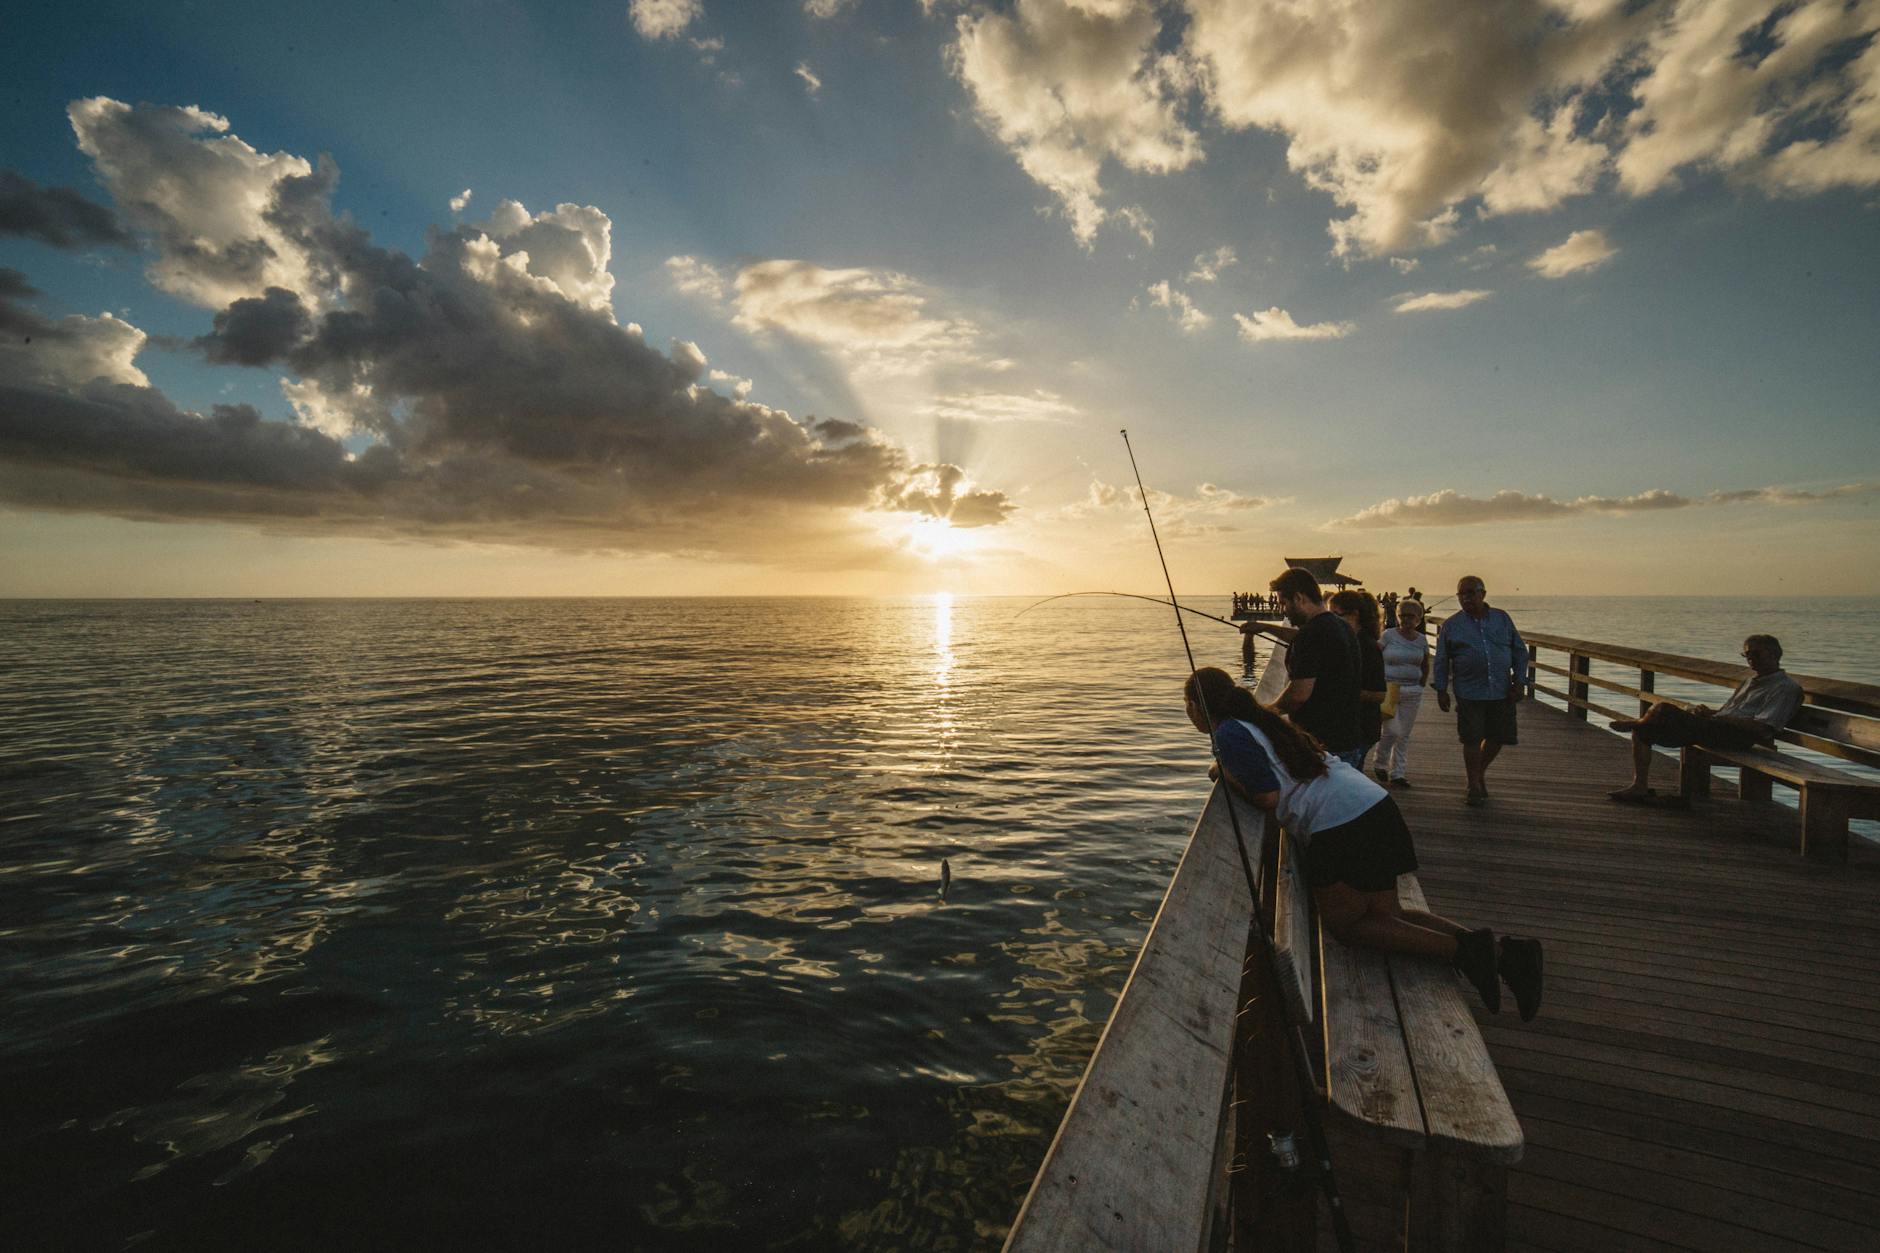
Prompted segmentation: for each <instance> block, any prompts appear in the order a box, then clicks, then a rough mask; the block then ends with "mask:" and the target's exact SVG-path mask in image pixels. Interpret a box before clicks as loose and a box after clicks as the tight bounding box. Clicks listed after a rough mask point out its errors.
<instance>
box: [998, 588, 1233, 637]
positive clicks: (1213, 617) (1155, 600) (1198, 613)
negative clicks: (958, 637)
mask: <svg viewBox="0 0 1880 1253" xmlns="http://www.w3.org/2000/svg"><path fill="white" fill-rule="evenodd" d="M1072 596H1127V597H1129V598H1130V599H1131V600H1146V601H1148V602H1149V603H1150V604H1152V605H1171V604H1175V602H1174V601H1168V600H1163V599H1162V598H1161V597H1160V596H1144V595H1143V594H1142V593H1140V592H1059V593H1058V594H1057V595H1056V596H1047V597H1045V598H1044V599H1043V600H1035V601H1033V602H1032V603H1031V604H1029V605H1026V606H1025V607H1024V608H1023V609H1021V610H1019V611H1018V612H1017V613H1015V614H1013V615H1012V621H1014V622H1016V621H1018V620H1019V619H1020V618H1022V617H1024V616H1025V615H1026V614H1028V613H1030V612H1031V611H1032V610H1034V609H1036V608H1037V607H1038V606H1040V605H1048V604H1050V603H1051V602H1052V601H1054V600H1068V599H1069V598H1070V597H1072ZM1175 608H1177V609H1179V610H1181V611H1182V612H1183V613H1191V614H1193V615H1195V617H1197V618H1206V619H1208V621H1210V622H1218V623H1220V624H1221V625H1222V626H1229V627H1233V628H1234V630H1236V631H1238V630H1240V624H1239V623H1238V622H1231V621H1229V620H1228V619H1226V618H1223V617H1221V616H1220V615H1219V614H1214V613H1207V612H1205V611H1203V610H1200V609H1190V608H1189V607H1188V606H1186V605H1175Z"/></svg>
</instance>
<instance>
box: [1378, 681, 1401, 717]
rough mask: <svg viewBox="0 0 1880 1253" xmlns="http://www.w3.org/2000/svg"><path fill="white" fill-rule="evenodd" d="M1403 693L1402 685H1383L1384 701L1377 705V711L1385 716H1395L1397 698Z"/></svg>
mask: <svg viewBox="0 0 1880 1253" xmlns="http://www.w3.org/2000/svg"><path fill="white" fill-rule="evenodd" d="M1402 694H1403V686H1402V685H1401V684H1397V683H1386V684H1385V685H1384V703H1383V704H1381V705H1379V706H1378V707H1377V712H1379V713H1380V714H1383V715H1384V716H1385V717H1386V718H1395V717H1396V716H1397V698H1398V697H1399V696H1401V695H1402Z"/></svg>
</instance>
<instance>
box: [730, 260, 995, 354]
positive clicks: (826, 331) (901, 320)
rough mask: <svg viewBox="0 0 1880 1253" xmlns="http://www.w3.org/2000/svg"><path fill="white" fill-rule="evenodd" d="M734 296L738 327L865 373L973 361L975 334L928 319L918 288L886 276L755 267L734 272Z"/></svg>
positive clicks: (950, 321)
mask: <svg viewBox="0 0 1880 1253" xmlns="http://www.w3.org/2000/svg"><path fill="white" fill-rule="evenodd" d="M734 288H735V292H736V295H735V303H736V307H737V315H736V317H735V319H734V321H735V322H736V323H737V325H739V326H741V327H743V328H744V329H746V330H749V331H756V332H763V331H780V332H782V333H784V334H786V335H790V336H794V337H796V338H798V339H802V340H807V341H809V342H811V343H815V344H818V345H820V346H822V347H824V348H828V349H830V350H832V351H834V352H835V353H836V354H838V355H839V356H842V357H844V358H846V359H847V360H848V361H850V362H851V363H852V364H854V365H856V366H857V367H858V368H860V369H861V370H862V372H864V373H869V374H876V375H890V374H910V373H915V372H918V371H921V370H925V369H928V368H931V367H932V366H934V365H936V364H939V363H941V362H944V361H967V360H972V359H974V358H975V354H976V342H977V340H978V336H979V331H978V328H977V327H975V326H974V325H973V324H972V323H971V322H969V321H967V320H965V319H961V318H947V317H936V316H934V315H932V314H931V313H929V311H928V301H929V297H928V296H927V294H926V293H925V292H923V291H922V290H921V288H920V286H919V284H917V283H916V282H915V281H914V280H913V279H911V278H909V277H908V276H906V275H905V274H897V273H895V272H894V271H892V270H877V269H866V268H852V269H826V268H824V267H822V266H819V265H816V264H814V263H812V262H809V261H799V260H784V259H778V260H769V261H758V262H754V263H752V264H750V265H747V266H745V267H744V268H743V269H741V270H739V271H738V275H737V279H736V280H735V283H734Z"/></svg>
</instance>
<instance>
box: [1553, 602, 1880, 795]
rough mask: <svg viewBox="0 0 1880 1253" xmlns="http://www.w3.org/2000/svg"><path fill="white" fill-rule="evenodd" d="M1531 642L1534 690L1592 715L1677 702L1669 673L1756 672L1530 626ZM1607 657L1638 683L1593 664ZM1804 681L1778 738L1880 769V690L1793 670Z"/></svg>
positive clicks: (1711, 679) (1731, 683)
mask: <svg viewBox="0 0 1880 1253" xmlns="http://www.w3.org/2000/svg"><path fill="white" fill-rule="evenodd" d="M1522 637H1523V638H1524V639H1526V640H1527V643H1528V673H1527V691H1528V695H1530V696H1533V695H1535V694H1536V693H1540V694H1544V695H1547V696H1552V697H1554V698H1555V699H1557V700H1561V701H1564V702H1565V703H1566V705H1567V709H1568V712H1570V713H1572V714H1573V716H1574V717H1576V718H1581V719H1584V718H1585V717H1586V716H1587V715H1588V714H1589V713H1596V714H1600V715H1602V716H1604V717H1607V718H1636V717H1638V716H1640V715H1641V714H1642V713H1644V712H1645V711H1646V710H1648V709H1650V708H1651V707H1652V706H1653V705H1654V704H1656V703H1658V702H1660V701H1665V700H1671V699H1672V698H1671V697H1668V696H1661V695H1659V694H1658V692H1657V686H1658V676H1660V675H1669V676H1672V677H1674V678H1679V679H1688V680H1691V681H1693V682H1697V683H1708V684H1712V685H1715V686H1717V687H1722V688H1732V689H1734V688H1735V687H1736V686H1737V685H1738V684H1740V683H1742V682H1743V680H1744V679H1747V678H1749V677H1750V674H1751V671H1750V669H1749V667H1747V666H1738V665H1731V664H1730V663H1728V662H1722V661H1712V660H1709V659H1708V658H1704V657H1686V656H1682V655H1680V654H1678V653H1661V652H1656V651H1653V650H1651V649H1646V648H1630V647H1627V646H1625V645H1622V644H1602V643H1599V642H1598V641H1596V640H1581V639H1574V638H1572V637H1571V636H1566V635H1543V634H1541V633H1539V632H1533V631H1523V632H1522ZM1543 649H1547V650H1552V651H1553V652H1556V653H1562V654H1565V656H1564V660H1565V662H1566V664H1565V665H1558V664H1550V663H1548V662H1544V661H1542V660H1541V659H1540V657H1541V652H1542V650H1543ZM1595 661H1600V662H1606V663H1609V664H1613V665H1619V666H1625V667H1627V668H1630V669H1635V670H1637V672H1638V682H1637V683H1636V684H1633V683H1624V682H1620V681H1618V680H1615V679H1608V678H1605V677H1603V676H1601V675H1597V674H1594V673H1592V665H1591V663H1593V662H1595ZM1543 674H1546V675H1559V676H1561V677H1563V678H1565V679H1566V685H1565V687H1564V688H1561V687H1553V686H1549V685H1548V684H1545V683H1542V682H1541V681H1540V677H1541V676H1542V675H1543ZM1789 677H1790V678H1792V679H1794V680H1795V681H1796V682H1797V683H1800V684H1801V685H1802V692H1803V695H1804V698H1805V700H1806V703H1805V704H1804V705H1803V706H1802V709H1801V712H1800V713H1798V714H1797V715H1796V716H1795V719H1794V721H1792V722H1791V723H1790V724H1789V726H1788V728H1787V729H1786V730H1784V731H1782V732H1780V733H1778V734H1777V736H1776V738H1777V739H1779V740H1782V741H1784V742H1786V743H1789V744H1793V745H1795V746H1797V747H1798V748H1807V749H1812V750H1814V751H1815V752H1818V753H1825V754H1827V755H1828V756H1831V757H1839V758H1841V759H1842V760H1844V761H1853V762H1859V763H1860V764H1861V765H1864V766H1873V767H1876V768H1880V687H1876V686H1874V685H1873V684H1869V683H1854V682H1850V681H1848V680H1846V679H1826V678H1822V677H1820V676H1818V675H1812V674H1795V673H1793V672H1791V673H1790V675H1789ZM1594 689H1598V690H1599V691H1600V692H1601V693H1604V692H1616V693H1619V694H1620V695H1621V696H1624V697H1631V698H1633V699H1635V700H1636V701H1637V702H1638V704H1637V708H1636V709H1635V710H1634V709H1628V710H1625V711H1623V712H1621V711H1620V710H1618V709H1614V708H1612V707H1611V706H1610V705H1607V704H1601V703H1600V702H1598V701H1595V700H1593V699H1592V695H1593V691H1594Z"/></svg>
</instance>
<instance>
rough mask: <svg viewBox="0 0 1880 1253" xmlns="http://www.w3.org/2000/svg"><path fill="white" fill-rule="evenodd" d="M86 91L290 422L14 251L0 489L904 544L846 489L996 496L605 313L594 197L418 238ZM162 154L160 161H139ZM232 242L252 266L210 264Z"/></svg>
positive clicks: (734, 548) (517, 529) (688, 540)
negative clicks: (758, 394) (720, 382)
mask: <svg viewBox="0 0 1880 1253" xmlns="http://www.w3.org/2000/svg"><path fill="white" fill-rule="evenodd" d="M81 104H82V105H86V106H88V107H87V108H85V109H82V110H80V109H78V107H77V106H75V110H76V111H78V112H79V113H80V114H81V115H82V116H83V117H84V119H85V127H84V128H81V142H82V143H85V144H88V145H89V147H90V149H91V150H93V151H94V152H95V153H96V154H97V155H96V157H95V159H96V160H97V161H98V162H99V163H100V165H101V166H103V165H104V164H106V163H108V164H109V165H110V166H111V171H110V173H109V174H108V175H105V178H106V183H107V185H108V186H110V185H113V184H115V185H116V186H117V187H120V188H123V189H125V190H124V194H126V195H127V196H131V195H136V194H139V193H141V192H149V193H151V194H150V195H149V196H147V197H146V198H145V199H144V200H142V201H140V202H138V203H137V204H136V205H135V206H134V207H132V206H129V205H127V204H124V203H120V205H119V208H120V211H123V212H126V213H133V212H134V213H137V214H141V215H143V217H142V220H143V221H144V222H147V223H149V229H151V230H152V232H153V235H154V237H155V239H154V244H155V248H156V257H155V260H154V261H153V262H152V264H151V267H150V274H151V275H152V277H153V279H155V280H158V281H161V282H164V283H168V284H173V285H174V286H175V287H176V288H177V289H179V290H182V291H187V292H190V293H192V294H194V295H195V296H197V297H204V296H206V295H208V294H209V293H210V292H213V291H218V290H221V291H228V292H231V293H233V294H232V295H231V297H230V299H229V300H227V301H226V302H224V303H223V304H222V305H221V306H220V307H219V308H218V312H217V315H216V317H215V318H214V320H213V325H212V327H211V329H210V330H209V331H208V333H206V334H205V335H204V336H202V338H201V339H199V340H198V341H197V346H198V347H199V348H200V349H201V350H202V351H203V353H204V354H205V356H206V357H207V358H209V359H210V360H211V361H214V362H227V363H241V364H250V365H267V366H271V367H274V368H277V369H279V370H280V371H282V373H283V375H284V377H283V383H282V387H283V392H284V394H285V395H286V396H287V397H288V399H289V402H290V403H291V404H292V405H293V407H294V410H295V413H296V415H297V417H298V419H299V420H298V421H294V422H283V421H273V420H268V419H266V418H264V417H263V416H262V415H261V414H260V413H258V412H257V411H256V410H254V409H252V408H250V407H247V406H236V407H217V408H216V409H214V410H212V411H211V412H210V413H208V414H206V415H205V414H201V413H197V412H194V411H191V410H189V409H186V408H184V407H182V406H180V405H178V404H176V403H174V402H172V401H171V400H170V399H169V398H168V397H166V396H165V395H164V394H163V393H162V392H160V391H158V390H157V389H156V388H154V387H151V386H150V385H149V381H148V379H146V378H145V377H144V375H143V374H142V373H141V372H140V371H138V370H137V368H136V366H135V364H134V357H135V355H136V352H137V349H138V348H139V347H140V346H142V344H143V343H144V338H145V337H144V334H143V332H142V331H140V330H138V329H137V328H136V327H133V326H131V325H129V324H128V323H125V322H122V321H120V320H118V319H116V318H113V317H111V316H109V315H103V316H101V317H98V318H87V317H68V318H65V319H62V320H59V321H52V320H50V319H47V318H44V317H41V316H39V315H38V314H36V313H34V312H32V311H31V310H30V309H28V308H27V307H25V306H24V305H23V304H20V303H19V301H20V300H23V299H24V298H26V297H28V296H30V295H31V294H32V292H31V289H30V285H28V284H27V283H26V281H25V279H24V278H23V277H21V276H19V275H17V274H16V273H13V272H7V273H5V274H0V296H3V297H4V303H0V325H3V326H4V327H5V328H6V331H7V334H6V336H5V342H4V343H0V504H5V505H12V506H17V507H24V508H39V509H62V510H73V511H85V512H94V513H107V514H114V515H117V516H123V517H133V518H148V519H189V520H196V521H222V522H229V523H238V524H243V525H252V526H258V527H263V528H267V529H276V530H280V529H285V530H291V531H296V532H300V533H307V534H335V533H346V534H359V535H369V536H388V537H403V538H416V539H423V540H433V541H452V540H473V541H488V542H504V543H518V544H534V545H543V546H552V547H559V548H568V549H582V550H591V551H610V552H665V553H671V552H684V553H687V554H692V555H700V556H724V557H730V558H735V559H738V560H746V561H767V560H784V559H791V560H801V559H803V557H804V555H805V554H812V553H813V554H817V556H818V560H826V561H832V562H847V563H852V564H863V563H868V562H876V561H880V560H885V559H887V558H886V557H884V556H883V555H882V554H886V553H891V551H892V549H891V545H890V544H889V542H888V541H887V540H886V539H885V538H882V537H881V536H878V535H877V534H876V531H875V529H873V528H871V527H870V526H869V525H868V524H866V523H865V522H862V523H858V522H857V521H856V520H855V519H856V517H857V511H866V510H876V511H880V510H911V511H916V512H922V513H925V514H929V515H932V516H943V517H948V518H950V519H951V520H953V521H955V522H956V523H957V524H960V525H966V524H969V523H970V524H973V525H988V524H991V523H993V522H997V521H999V520H1000V519H1002V518H1004V517H1005V516H1006V515H1007V514H1008V513H1009V512H1010V511H1011V509H1012V504H1011V502H1010V501H1009V499H1007V498H1006V497H1005V496H1004V495H1003V494H1002V493H1000V492H998V491H996V490H993V489H990V488H985V487H978V486H973V485H972V484H970V483H969V482H968V481H967V475H966V472H965V471H964V470H963V469H962V468H960V467H957V466H946V465H942V464H937V463H927V462H915V461H914V460H913V459H912V458H911V457H909V456H908V455H907V453H906V452H905V450H903V449H902V448H900V447H899V446H898V445H896V444H894V443H892V442H890V441H889V440H887V439H886V438H885V437H884V436H882V435H881V434H880V432H878V431H875V430H873V429H872V428H870V427H867V426H865V425H863V424H861V423H854V422H827V421H825V422H799V421H797V420H795V419H793V418H792V417H791V416H790V415H789V414H787V413H785V412H783V411H781V410H778V409H773V408H770V407H767V406H765V405H762V404H758V403H755V402H753V401H750V400H748V399H746V398H744V397H743V396H742V395H738V396H736V397H727V396H724V395H721V394H719V393H718V392H716V391H714V390H712V389H711V388H710V387H709V386H707V385H705V383H706V379H707V370H708V368H709V363H708V362H707V361H706V355H705V353H704V352H702V351H701V350H700V349H699V348H698V347H697V346H696V345H694V344H691V343H688V342H685V341H674V342H673V343H672V345H671V347H670V348H669V349H668V350H667V351H665V352H661V351H659V350H657V349H654V348H653V347H651V346H650V345H649V344H648V343H647V342H646V340H645V337H644V336H643V335H642V334H641V332H640V330H639V328H638V327H637V326H635V325H633V324H631V323H629V324H627V325H625V326H622V325H620V324H619V323H617V322H616V321H615V319H614V316H613V312H612V309H611V307H609V305H608V301H607V298H608V294H609V293H610V292H611V286H612V281H611V278H610V277H609V276H607V275H606V273H605V267H606V263H607V257H608V247H607V241H608V239H609V236H610V227H611V223H609V222H608V221H607V219H606V215H605V214H603V213H601V212H600V211H599V210H597V209H591V208H586V207H582V206H570V205H563V206H560V207H558V208H557V209H555V210H553V211H551V212H548V213H543V214H531V213H529V212H528V211H527V210H526V209H524V208H523V207H522V206H520V205H518V204H514V203H513V202H506V203H505V204H504V205H502V206H499V208H498V210H497V212H496V213H495V214H494V215H492V219H491V221H490V222H489V223H485V224H481V225H473V224H458V225H457V226H455V227H454V228H452V229H449V230H445V229H435V230H433V231H432V232H431V234H430V236H429V237H428V246H427V250H426V252H425V253H424V255H423V256H421V257H418V258H413V257H411V256H407V255H406V254H404V253H402V252H399V251H397V250H394V249H389V248H385V247H382V246H380V245H378V244H376V243H375V242H374V241H373V240H372V239H371V237H370V235H368V234H367V232H366V231H365V230H364V229H363V228H361V227H360V226H359V225H358V224H356V223H354V222H352V221H351V220H350V219H348V218H345V217H343V216H338V215H335V214H334V213H333V211H332V209H331V207H330V199H329V198H330V195H331V193H332V189H333V187H334V185H335V184H336V182H337V179H338V170H337V168H336V167H334V166H333V165H332V163H331V162H328V161H325V160H323V161H322V162H321V163H320V165H319V166H317V167H315V166H314V165H312V164H311V163H309V162H306V161H304V160H301V159H300V158H297V157H290V156H286V155H284V154H274V155H272V156H263V155H262V154H260V153H257V152H256V151H255V150H254V149H252V148H250V147H249V146H248V145H247V144H245V143H243V142H242V141H241V140H239V139H237V138H236V137H234V136H233V135H231V134H228V133H227V129H228V128H227V124H226V123H225V122H221V121H220V119H216V120H215V121H216V122H217V124H216V125H209V124H207V123H205V121H204V115H201V114H199V113H198V112H196V111H192V110H175V109H163V108H150V109H145V108H139V109H135V110H133V109H130V108H129V107H128V106H123V105H119V104H117V103H116V102H112V101H94V102H81ZM146 114H148V115H149V116H145V115H146ZM94 124H95V125H94ZM187 145H197V146H198V147H200V148H201V149H203V150H204V151H202V152H192V151H190V150H189V149H188V147H187ZM160 158H163V159H170V160H173V161H174V168H173V171H172V174H171V176H170V177H169V178H168V179H167V180H162V179H156V178H154V176H153V177H152V178H151V179H150V180H149V181H146V179H145V177H144V172H147V171H155V170H157V169H159V168H160V166H161V160H160ZM295 171H300V172H298V173H296V172H295ZM192 172H199V173H200V174H201V175H202V177H203V179H204V180H205V181H206V182H207V183H208V184H209V185H210V186H212V187H216V188H222V189H224V190H227V189H229V188H231V187H233V188H235V189H238V190H243V191H244V192H245V193H247V192H253V191H254V189H255V188H256V187H259V188H262V189H265V191H266V195H265V197H262V198H261V199H259V200H258V201H257V200H254V199H252V198H250V199H248V200H243V201H241V202H240V203H236V204H229V203H223V202H220V201H217V200H216V199H215V198H214V197H212V196H209V195H207V194H206V192H205V190H204V189H203V188H201V187H196V186H192V185H189V180H190V178H191V177H192ZM114 194H115V193H114ZM195 214H200V215H201V220H200V221H198V220H197V219H196V218H195V217H194V216H192V215H195ZM254 239H264V240H268V241H272V242H271V243H270V244H269V247H268V249H267V250H266V252H265V253H262V252H260V251H259V250H257V251H256V253H255V256H253V257H249V256H248V255H247V254H246V253H242V252H241V249H240V248H239V247H237V246H238V245H239V244H240V243H241V242H242V241H246V240H254ZM231 249H234V250H235V252H236V253H238V254H240V255H241V257H242V260H243V262H244V263H243V264H242V265H239V266H233V267H231V266H230V265H229V264H227V263H228V261H229V259H230V256H231ZM273 275H283V276H297V277H295V278H291V279H283V280H282V281H276V282H266V281H265V280H266V279H267V278H268V277H269V276H273ZM888 294H890V295H892V294H895V293H893V292H889V293H888ZM911 318H912V322H913V323H914V329H912V330H909V329H908V328H907V327H906V326H903V327H902V328H901V333H902V334H904V335H907V336H910V337H911V338H912V339H913V340H914V341H915V342H918V341H919V340H920V338H921V337H922V335H924V334H929V333H930V332H928V331H927V330H925V329H924V327H925V324H926V323H928V322H930V321H931V319H927V318H925V317H924V316H923V315H921V314H920V312H919V308H918V300H916V302H915V307H914V309H913V312H912V314H911ZM906 320H907V319H905V318H904V319H903V321H904V322H905V321H906ZM882 334H883V335H884V336H889V337H890V338H891V337H892V336H891V333H890V332H889V331H886V330H884V331H883V332H882ZM734 391H742V389H741V388H738V387H734Z"/></svg>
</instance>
